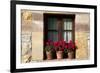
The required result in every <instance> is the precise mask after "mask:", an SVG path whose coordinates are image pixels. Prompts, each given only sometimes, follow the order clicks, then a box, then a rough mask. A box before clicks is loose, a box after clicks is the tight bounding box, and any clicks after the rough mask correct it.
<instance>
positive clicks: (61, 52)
mask: <svg viewBox="0 0 100 73" xmlns="http://www.w3.org/2000/svg"><path fill="white" fill-rule="evenodd" d="M56 56H57V59H62V58H63V51H57V52H56Z"/></svg>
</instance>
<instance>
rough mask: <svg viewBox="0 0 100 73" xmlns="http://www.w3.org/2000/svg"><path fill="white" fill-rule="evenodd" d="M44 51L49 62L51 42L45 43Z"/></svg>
mask: <svg viewBox="0 0 100 73" xmlns="http://www.w3.org/2000/svg"><path fill="white" fill-rule="evenodd" d="M45 51H46V57H47V60H51V59H52V44H51V41H48V42H46V46H45Z"/></svg>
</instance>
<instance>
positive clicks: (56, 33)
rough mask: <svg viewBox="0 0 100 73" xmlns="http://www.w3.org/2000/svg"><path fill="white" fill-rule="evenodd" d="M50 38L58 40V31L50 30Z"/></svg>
mask: <svg viewBox="0 0 100 73" xmlns="http://www.w3.org/2000/svg"><path fill="white" fill-rule="evenodd" d="M48 40H52V41H58V32H48Z"/></svg>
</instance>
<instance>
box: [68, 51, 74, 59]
mask: <svg viewBox="0 0 100 73" xmlns="http://www.w3.org/2000/svg"><path fill="white" fill-rule="evenodd" d="M68 59H74V52H73V51H71V52H68Z"/></svg>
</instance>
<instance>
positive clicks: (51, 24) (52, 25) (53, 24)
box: [48, 18, 57, 29]
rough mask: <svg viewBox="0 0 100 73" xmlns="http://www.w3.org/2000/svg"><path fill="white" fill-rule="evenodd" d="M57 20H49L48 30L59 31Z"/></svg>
mask: <svg viewBox="0 0 100 73" xmlns="http://www.w3.org/2000/svg"><path fill="white" fill-rule="evenodd" d="M56 25H57V18H48V29H57V26H56Z"/></svg>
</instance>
